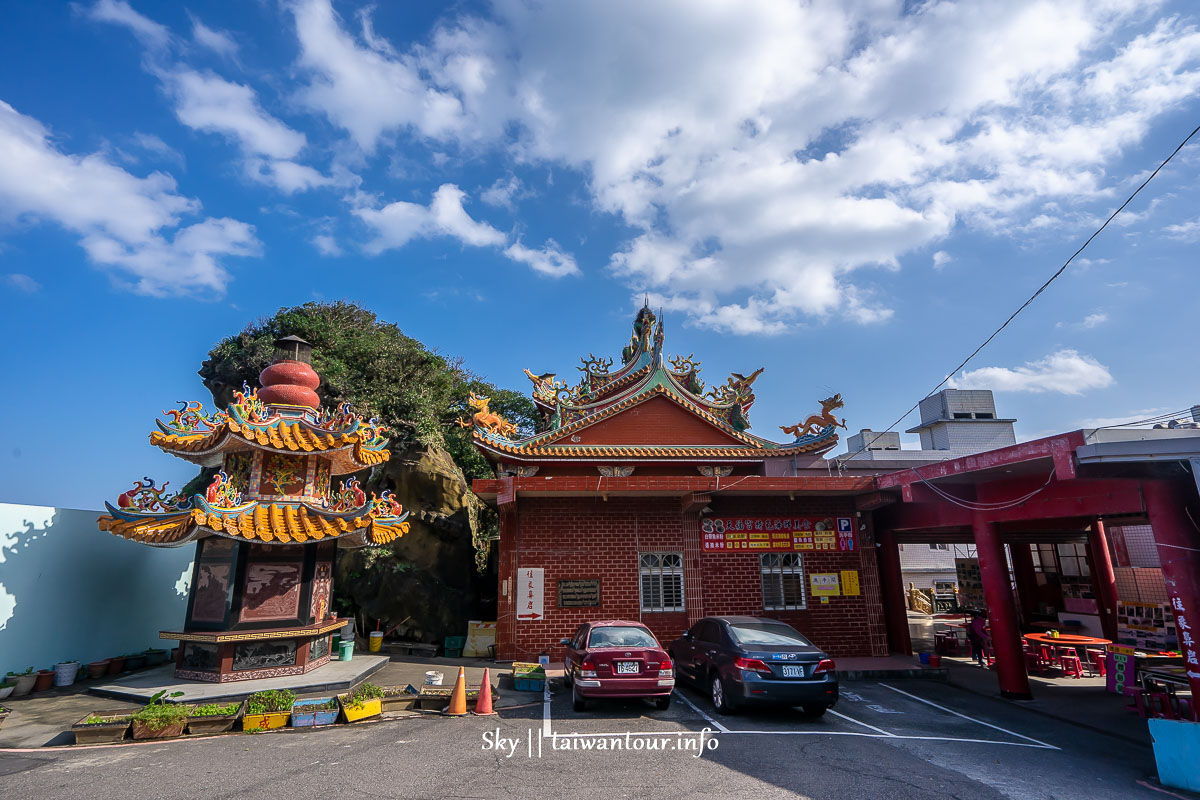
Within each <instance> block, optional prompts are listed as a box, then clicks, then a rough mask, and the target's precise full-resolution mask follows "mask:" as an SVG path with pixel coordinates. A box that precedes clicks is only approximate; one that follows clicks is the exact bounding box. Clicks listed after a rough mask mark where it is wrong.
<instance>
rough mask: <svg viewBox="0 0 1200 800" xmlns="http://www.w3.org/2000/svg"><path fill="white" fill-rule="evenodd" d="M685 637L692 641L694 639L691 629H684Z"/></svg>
mask: <svg viewBox="0 0 1200 800" xmlns="http://www.w3.org/2000/svg"><path fill="white" fill-rule="evenodd" d="M683 638H684V639H687V640H688V641H689V642H690V641H691V640H692V632H691V631H684V632H683Z"/></svg>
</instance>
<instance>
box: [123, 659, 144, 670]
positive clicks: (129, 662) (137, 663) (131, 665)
mask: <svg viewBox="0 0 1200 800" xmlns="http://www.w3.org/2000/svg"><path fill="white" fill-rule="evenodd" d="M144 666H146V657H145V656H142V655H137V656H125V669H128V670H135V669H141V668H142V667H144Z"/></svg>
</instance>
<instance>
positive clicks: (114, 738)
mask: <svg viewBox="0 0 1200 800" xmlns="http://www.w3.org/2000/svg"><path fill="white" fill-rule="evenodd" d="M131 716H133V712H131V711H97V712H95V713H94V714H88V715H87V716H86V717H84V718H83V719H81V720H79V722H76V723H75V724H74V725H72V726H71V730H72V731H73V732H74V733H75V744H109V743H111V742H119V741H121V740H122V739H124V738H125V734H126V733H127V732H128V731H129V718H130V717H131ZM89 717H100V718H101V719H104V720H107V721H106V722H99V723H96V724H94V725H85V724H84V721H85V720H87V719H88V718H89Z"/></svg>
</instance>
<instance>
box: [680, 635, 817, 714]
mask: <svg viewBox="0 0 1200 800" xmlns="http://www.w3.org/2000/svg"><path fill="white" fill-rule="evenodd" d="M669 650H670V653H671V658H672V660H673V661H674V662H675V675H676V677H677V679H678V680H681V681H686V682H688V683H691V684H692V685H694V686H697V687H699V688H701V689H703V690H705V691H707V692H708V693H709V695H710V696H711V697H712V701H713V705H714V706H715V707H716V709H717V711H718V712H720V713H722V714H726V713H729V712H732V711H735V710H736V709H737V708H738V707H740V706H748V705H775V706H799V707H800V708H802V709H803V710H804V713H805V714H808V715H810V716H814V717H819V716H821V715H822V714H824V713H825V711H826V710H827V709H829V708H832V707H833V706H834V705H835V704H836V703H837V700H838V679H837V671H836V665H835V664H834V663H833V659H831V658H830V657H829V656H827V655H826V654H825V653H824V652H823V651H822V650H821V649H820V648H819V647H816V646H815V645H814V644H813V643H812V642H810V641H808V639H806V638H805V637H804V636H803V634H801V633H800V632H799V631H797V630H796V629H795V628H793V627H792V626H791V625H788V624H787V623H785V622H780V621H779V620H775V619H766V618H764V617H705V618H704V619H702V620H700V621H699V622H697V623H696V624H695V625H693V626H692V628H691V630H689V631H688V632H687V633H685V634H683V636H681V637H680V638H678V639H676V640H675V641H673V642H671V645H670V647H669Z"/></svg>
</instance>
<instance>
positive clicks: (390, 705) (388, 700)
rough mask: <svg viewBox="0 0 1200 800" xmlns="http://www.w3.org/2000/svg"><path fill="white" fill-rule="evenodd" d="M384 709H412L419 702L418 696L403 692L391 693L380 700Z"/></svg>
mask: <svg viewBox="0 0 1200 800" xmlns="http://www.w3.org/2000/svg"><path fill="white" fill-rule="evenodd" d="M380 703H381V706H382V708H383V710H384V711H411V710H412V707H413V706H414V705H416V703H417V696H416V695H415V694H409V693H407V692H402V693H400V694H393V695H389V696H387V697H385V698H383V700H381V701H380Z"/></svg>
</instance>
